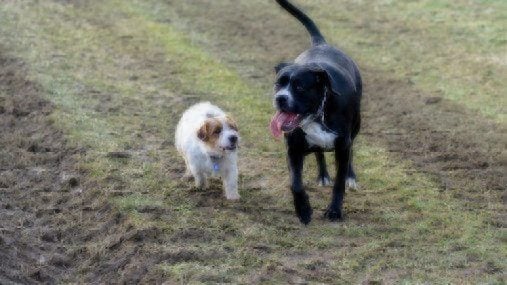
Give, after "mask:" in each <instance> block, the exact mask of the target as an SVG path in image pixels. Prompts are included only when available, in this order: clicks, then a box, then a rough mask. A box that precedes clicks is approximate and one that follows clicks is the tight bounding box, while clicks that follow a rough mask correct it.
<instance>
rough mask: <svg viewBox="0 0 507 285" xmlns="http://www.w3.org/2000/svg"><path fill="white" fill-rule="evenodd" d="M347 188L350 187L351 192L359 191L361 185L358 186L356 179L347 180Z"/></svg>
mask: <svg viewBox="0 0 507 285" xmlns="http://www.w3.org/2000/svg"><path fill="white" fill-rule="evenodd" d="M345 186H346V187H348V188H349V189H350V190H358V189H359V185H358V184H357V182H356V179H354V178H347V180H345Z"/></svg>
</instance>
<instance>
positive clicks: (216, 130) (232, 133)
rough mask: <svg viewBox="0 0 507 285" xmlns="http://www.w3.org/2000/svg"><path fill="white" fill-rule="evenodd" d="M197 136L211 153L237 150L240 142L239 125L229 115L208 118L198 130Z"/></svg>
mask: <svg viewBox="0 0 507 285" xmlns="http://www.w3.org/2000/svg"><path fill="white" fill-rule="evenodd" d="M197 137H198V138H199V139H200V140H201V141H203V142H204V145H205V146H206V148H207V151H208V152H210V153H214V154H221V153H224V152H226V151H235V150H236V148H237V147H238V143H239V134H238V126H237V125H236V122H235V121H234V120H233V119H232V118H231V117H229V116H221V117H213V118H208V119H206V120H205V121H204V122H203V124H202V126H201V127H200V128H199V130H198V131H197Z"/></svg>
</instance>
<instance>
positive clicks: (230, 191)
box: [221, 156, 240, 200]
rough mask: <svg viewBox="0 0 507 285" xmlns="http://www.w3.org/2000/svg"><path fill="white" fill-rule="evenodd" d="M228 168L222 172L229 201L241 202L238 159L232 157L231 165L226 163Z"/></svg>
mask: <svg viewBox="0 0 507 285" xmlns="http://www.w3.org/2000/svg"><path fill="white" fill-rule="evenodd" d="M224 164H225V165H226V167H224V168H223V170H222V173H221V174H222V175H221V176H222V182H223V185H224V190H225V197H226V198H227V200H239V198H240V196H239V193H238V165H237V161H236V157H235V156H234V157H231V159H230V163H224Z"/></svg>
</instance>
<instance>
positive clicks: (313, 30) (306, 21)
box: [276, 0, 326, 46]
mask: <svg viewBox="0 0 507 285" xmlns="http://www.w3.org/2000/svg"><path fill="white" fill-rule="evenodd" d="M276 2H277V3H278V4H280V6H282V8H284V9H285V10H287V12H289V13H290V14H291V15H292V16H294V17H295V18H296V19H298V20H299V21H300V22H301V23H302V24H303V26H305V28H306V29H307V30H308V32H309V33H310V36H311V37H312V45H314V46H316V45H320V44H323V43H325V42H326V40H325V39H324V37H323V36H322V34H321V33H320V31H319V28H317V25H315V23H314V22H313V21H312V19H310V17H308V16H307V15H306V14H305V13H303V11H301V10H299V9H298V8H297V7H296V6H294V5H292V4H291V3H290V2H289V1H287V0H276Z"/></svg>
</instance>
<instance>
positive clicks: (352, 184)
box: [345, 147, 359, 190]
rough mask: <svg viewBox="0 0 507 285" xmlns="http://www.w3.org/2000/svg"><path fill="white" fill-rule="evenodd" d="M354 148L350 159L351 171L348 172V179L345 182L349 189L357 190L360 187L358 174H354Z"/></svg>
mask: <svg viewBox="0 0 507 285" xmlns="http://www.w3.org/2000/svg"><path fill="white" fill-rule="evenodd" d="M352 152H353V151H352V147H351V149H350V159H349V171H348V172H347V179H346V180H345V185H346V186H347V187H349V189H353V190H357V189H358V188H359V186H358V185H357V178H356V173H355V172H354V167H353V166H352V164H353V163H352V160H353V158H352Z"/></svg>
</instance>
